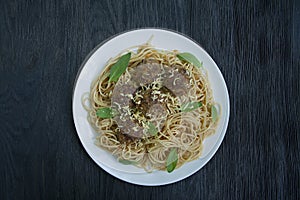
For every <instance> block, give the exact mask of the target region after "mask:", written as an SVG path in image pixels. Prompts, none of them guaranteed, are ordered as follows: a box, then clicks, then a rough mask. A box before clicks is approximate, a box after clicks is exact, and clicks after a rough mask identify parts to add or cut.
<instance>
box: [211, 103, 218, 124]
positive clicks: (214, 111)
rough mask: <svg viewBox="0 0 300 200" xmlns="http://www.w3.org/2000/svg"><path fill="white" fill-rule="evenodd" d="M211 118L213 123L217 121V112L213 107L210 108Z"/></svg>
mask: <svg viewBox="0 0 300 200" xmlns="http://www.w3.org/2000/svg"><path fill="white" fill-rule="evenodd" d="M211 117H212V121H213V122H216V121H217V119H218V111H217V108H216V107H215V106H214V105H212V106H211Z"/></svg>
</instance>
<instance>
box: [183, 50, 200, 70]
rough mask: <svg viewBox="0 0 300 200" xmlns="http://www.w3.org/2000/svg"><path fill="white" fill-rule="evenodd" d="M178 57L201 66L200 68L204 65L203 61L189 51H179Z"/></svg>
mask: <svg viewBox="0 0 300 200" xmlns="http://www.w3.org/2000/svg"><path fill="white" fill-rule="evenodd" d="M177 57H178V58H179V59H180V60H184V61H186V62H189V63H191V64H192V65H194V66H196V67H199V68H200V67H202V63H201V62H200V61H199V60H198V59H197V58H196V57H195V56H194V55H193V54H191V53H188V52H184V53H179V54H177Z"/></svg>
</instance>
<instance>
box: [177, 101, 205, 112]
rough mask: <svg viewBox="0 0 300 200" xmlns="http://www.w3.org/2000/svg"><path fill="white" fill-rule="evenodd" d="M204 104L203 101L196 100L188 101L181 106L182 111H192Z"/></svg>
mask: <svg viewBox="0 0 300 200" xmlns="http://www.w3.org/2000/svg"><path fill="white" fill-rule="evenodd" d="M201 106H202V103H201V102H196V101H192V102H188V103H185V104H183V105H182V106H181V108H180V110H181V111H182V112H190V111H193V110H195V109H197V108H199V107H201Z"/></svg>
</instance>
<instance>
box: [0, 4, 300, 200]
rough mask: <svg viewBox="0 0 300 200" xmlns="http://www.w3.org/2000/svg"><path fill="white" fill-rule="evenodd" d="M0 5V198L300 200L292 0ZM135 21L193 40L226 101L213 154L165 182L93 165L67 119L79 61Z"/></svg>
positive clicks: (296, 33)
mask: <svg viewBox="0 0 300 200" xmlns="http://www.w3.org/2000/svg"><path fill="white" fill-rule="evenodd" d="M0 10H1V12H0V163H1V165H0V177H1V178H0V199H300V175H299V174H300V155H299V151H300V138H299V137H300V136H299V134H300V132H299V130H300V126H299V124H300V117H299V113H300V109H299V107H300V102H299V91H300V86H299V75H300V73H299V67H300V48H299V46H300V3H299V1H297V0H294V1H280V0H275V1H260V0H253V1H233V0H224V1H223V0H214V1H210V0H204V1H197V0H192V1H183V0H161V1H158V0H155V1H138V0H128V1H117V0H113V1H111V0H106V1H91V0H79V1H70V0H64V1H58V0H55V1H41V0H40V1H17V0H13V1H4V0H1V1H0ZM141 27H162V28H168V29H172V30H176V31H179V32H182V33H184V34H186V35H188V36H190V37H192V38H193V39H194V40H196V41H197V42H199V43H200V44H201V45H202V46H203V47H204V48H205V49H206V50H207V52H208V53H209V54H210V55H211V56H212V58H213V59H214V60H215V61H216V63H217V64H218V66H219V68H220V70H221V71H222V73H223V75H224V78H225V80H226V83H227V86H228V90H229V95H230V100H231V102H230V106H231V116H230V122H229V126H228V131H227V134H226V137H225V139H224V141H223V143H222V145H221V147H220V149H219V150H218V151H217V153H216V155H215V156H214V157H213V158H212V159H211V161H210V162H209V163H208V164H207V165H206V166H205V167H204V168H202V169H201V170H200V171H199V172H197V173H196V174H194V175H193V176H191V177H189V178H187V179H185V180H183V181H180V182H178V183H175V184H171V185H166V186H161V187H142V186H137V185H132V184H128V183H125V182H123V181H121V180H118V179H116V178H114V177H112V176H111V175H109V174H108V173H106V172H105V171H103V170H102V169H101V168H99V167H98V166H97V165H96V164H95V163H94V162H93V161H92V159H90V157H89V156H88V155H87V153H86V152H85V150H84V148H83V147H82V145H81V143H80V141H79V138H78V136H77V134H76V130H75V127H74V124H73V120H72V112H71V103H72V100H71V98H72V89H73V83H74V80H75V77H76V74H77V71H78V69H79V67H80V65H81V63H82V62H83V60H84V58H85V56H87V54H88V53H89V52H90V51H91V50H92V49H93V48H94V47H95V46H96V45H97V44H99V43H100V42H102V41H103V40H105V39H106V38H108V37H110V36H112V35H114V34H117V33H120V32H122V31H125V30H130V29H134V28H141Z"/></svg>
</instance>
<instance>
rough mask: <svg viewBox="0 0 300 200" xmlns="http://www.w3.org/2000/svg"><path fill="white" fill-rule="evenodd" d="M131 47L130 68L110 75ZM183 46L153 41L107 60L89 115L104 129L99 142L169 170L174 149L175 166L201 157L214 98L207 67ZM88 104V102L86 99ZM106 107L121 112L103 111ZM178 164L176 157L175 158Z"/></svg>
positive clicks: (149, 167)
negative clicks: (186, 55) (189, 57)
mask: <svg viewBox="0 0 300 200" xmlns="http://www.w3.org/2000/svg"><path fill="white" fill-rule="evenodd" d="M128 52H130V53H131V56H130V59H129V62H128V66H127V68H126V71H125V72H124V73H122V75H121V76H120V77H119V79H118V80H117V81H110V76H111V68H112V66H114V65H115V64H116V63H117V62H118V60H120V58H121V57H122V56H123V55H124V53H128ZM178 54H179V52H178V51H176V50H173V51H161V50H157V49H155V48H154V47H153V46H151V45H150V44H149V43H146V44H144V45H141V46H138V47H137V50H136V51H133V50H132V48H131V49H129V50H126V51H125V52H122V53H121V54H120V55H118V56H117V57H115V58H113V59H111V60H109V61H108V63H107V65H106V66H105V69H104V70H103V72H102V73H101V74H100V75H99V76H98V77H97V79H96V80H94V81H93V83H92V85H91V91H90V95H89V97H88V98H84V99H83V101H85V100H89V101H90V105H91V106H90V107H86V109H87V110H88V112H89V115H88V120H89V122H90V123H91V125H92V126H93V127H94V129H95V130H96V132H97V133H99V135H98V136H97V139H96V142H95V143H96V145H98V146H99V147H101V148H104V149H105V150H107V151H109V152H110V153H111V154H112V155H114V156H115V157H116V158H117V160H119V161H120V162H123V163H124V161H126V163H127V164H133V165H135V166H138V167H141V168H144V169H145V171H147V172H151V171H153V170H166V169H167V168H168V165H167V164H166V162H167V160H168V156H169V155H170V152H171V151H173V152H176V154H177V157H176V163H175V165H176V168H178V167H180V166H182V165H183V164H184V163H186V162H189V161H192V160H195V159H197V158H199V157H200V155H201V151H202V146H203V145H202V142H203V140H204V139H205V138H206V137H207V136H209V135H210V134H213V133H214V132H215V129H216V125H217V122H218V120H217V119H214V116H213V115H214V114H213V110H215V107H214V105H216V104H215V102H214V100H213V96H212V91H211V88H210V84H209V81H208V77H207V72H206V71H205V69H203V67H201V68H199V67H196V66H194V65H193V64H192V63H190V62H187V61H186V60H182V59H179V57H178V56H177V55H178ZM83 104H84V102H83ZM101 108H110V109H112V110H114V111H115V113H116V114H114V115H112V116H111V117H107V118H106V117H104V118H102V117H99V115H97V112H98V111H99V109H101ZM173 164H174V163H173Z"/></svg>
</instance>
